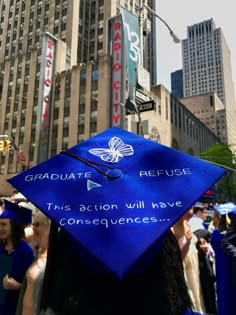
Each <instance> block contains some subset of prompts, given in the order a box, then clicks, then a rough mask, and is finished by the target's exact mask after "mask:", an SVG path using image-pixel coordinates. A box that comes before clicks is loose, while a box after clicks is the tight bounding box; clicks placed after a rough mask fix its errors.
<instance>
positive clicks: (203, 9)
mask: <svg viewBox="0 0 236 315" xmlns="http://www.w3.org/2000/svg"><path fill="white" fill-rule="evenodd" d="M156 2H157V10H156V12H157V14H158V15H159V16H160V17H161V18H162V19H164V20H165V21H166V22H167V24H168V25H169V26H170V28H171V29H172V30H173V31H174V33H175V34H176V35H177V36H178V37H179V38H180V39H186V38H187V26H191V25H193V24H197V23H200V22H203V21H205V20H208V19H210V18H213V20H214V22H215V25H216V27H217V28H221V30H222V32H223V34H224V37H225V39H226V42H227V44H228V47H229V49H230V52H231V64H232V76H233V81H234V84H235V86H236V36H235V30H236V18H235V15H236V13H235V9H234V6H235V0H224V1H222V0H156ZM157 27H158V31H157V36H158V50H157V67H158V69H157V71H158V73H157V76H158V79H157V81H158V82H157V83H158V84H163V85H164V86H165V87H166V88H167V89H168V90H169V91H171V84H170V74H171V72H174V71H176V70H179V69H182V56H181V43H180V44H175V43H174V42H173V40H172V37H171V36H170V34H169V31H168V29H167V27H166V26H165V25H164V24H163V23H162V22H161V21H160V20H159V21H157Z"/></svg>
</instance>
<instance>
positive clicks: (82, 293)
mask: <svg viewBox="0 0 236 315" xmlns="http://www.w3.org/2000/svg"><path fill="white" fill-rule="evenodd" d="M224 173H225V171H224V170H223V169H221V168H219V167H216V166H213V165H211V164H209V163H207V162H203V161H201V160H199V159H196V158H194V157H192V156H189V155H187V154H184V153H181V152H179V151H176V150H173V149H171V148H168V147H165V146H162V145H160V144H158V143H155V142H153V141H149V140H147V139H144V138H143V137H140V136H137V135H135V134H132V133H130V132H127V131H125V130H122V129H120V128H115V127H114V128H110V129H108V130H106V131H104V132H102V133H101V134H99V135H97V136H95V137H93V138H91V139H89V140H86V141H84V142H82V143H80V144H79V145H76V146H75V147H73V148H70V149H68V150H67V151H63V152H61V153H60V154H58V155H56V156H55V157H53V158H51V159H49V160H47V161H45V162H43V163H41V164H39V165H37V166H35V167H33V168H31V169H28V170H26V171H25V172H23V173H20V174H19V175H17V176H15V177H13V178H11V179H9V182H10V183H11V184H12V185H13V186H14V187H15V188H16V189H17V190H18V191H20V192H21V193H22V194H23V195H24V196H26V198H27V200H30V201H31V202H32V203H33V204H34V205H35V206H36V207H37V208H38V209H40V210H41V211H42V212H44V213H45V214H46V215H47V216H49V217H50V219H51V220H52V231H53V233H52V234H51V242H50V243H49V252H48V258H47V266H46V273H45V283H44V290H43V294H44V296H43V298H42V310H44V311H45V310H47V312H51V313H52V314H63V315H64V314H70V315H73V314H80V315H85V314H86V315H87V314H89V315H90V314H91V315H92V314H95V315H99V314H101V315H108V314H109V315H110V314H119V315H120V314H125V313H127V314H135V315H136V314H142V315H143V314H147V315H149V314H150V315H152V314H153V315H154V314H159V315H182V314H183V313H184V312H186V311H187V310H191V301H190V298H189V295H188V290H187V287H186V283H185V279H184V273H183V265H182V260H181V253H180V248H179V246H178V243H177V241H176V238H175V237H174V235H173V234H172V232H171V231H170V227H171V226H172V225H173V224H174V223H175V222H176V221H177V220H178V219H179V218H180V217H181V216H182V215H183V214H184V213H185V212H186V211H187V209H189V208H190V206H191V205H192V204H194V203H195V202H196V200H198V198H199V197H200V196H201V195H202V194H203V193H204V191H206V190H207V189H208V188H209V187H211V186H212V185H213V184H214V183H215V182H216V181H217V180H218V179H219V178H220V177H221V176H223V175H224ZM196 178H197V180H196ZM38 191H40V194H38ZM48 314H49V313H48Z"/></svg>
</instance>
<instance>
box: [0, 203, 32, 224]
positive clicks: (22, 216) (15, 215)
mask: <svg viewBox="0 0 236 315" xmlns="http://www.w3.org/2000/svg"><path fill="white" fill-rule="evenodd" d="M4 205H5V210H4V211H3V212H2V213H1V215H0V219H12V220H15V221H18V222H20V223H22V224H26V225H27V224H29V223H31V221H32V211H30V210H29V209H26V208H23V207H20V206H18V205H17V204H16V203H13V202H10V201H9V200H6V199H5V200H4Z"/></svg>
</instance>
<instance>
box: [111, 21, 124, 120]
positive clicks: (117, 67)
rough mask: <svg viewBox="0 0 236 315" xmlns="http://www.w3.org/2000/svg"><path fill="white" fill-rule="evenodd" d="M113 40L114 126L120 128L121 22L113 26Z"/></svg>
mask: <svg viewBox="0 0 236 315" xmlns="http://www.w3.org/2000/svg"><path fill="white" fill-rule="evenodd" d="M113 34H114V35H113V40H112V56H113V58H112V126H119V125H120V119H121V110H120V106H121V105H120V103H121V71H122V52H121V49H122V41H121V39H122V29H121V22H120V21H119V22H115V23H114V25H113Z"/></svg>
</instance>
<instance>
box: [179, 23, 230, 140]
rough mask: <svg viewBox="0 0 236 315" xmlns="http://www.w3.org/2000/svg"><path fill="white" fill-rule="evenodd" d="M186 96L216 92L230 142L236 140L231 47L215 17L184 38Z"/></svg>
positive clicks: (200, 24) (183, 54)
mask: <svg viewBox="0 0 236 315" xmlns="http://www.w3.org/2000/svg"><path fill="white" fill-rule="evenodd" d="M182 61H183V85H184V86H183V89H184V97H190V96H194V95H200V94H204V93H207V92H215V93H216V94H217V96H218V97H219V99H220V100H221V102H222V103H223V105H224V106H225V129H226V139H227V143H228V144H235V143H236V128H235V127H236V116H235V110H236V105H235V95H234V84H233V81H232V69H231V57H230V50H229V47H228V45H227V42H226V40H225V37H224V34H223V32H222V30H221V28H216V25H215V23H214V21H213V19H209V20H207V21H203V22H201V23H198V24H194V25H192V26H188V28H187V38H186V39H184V40H183V41H182Z"/></svg>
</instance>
